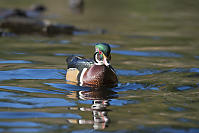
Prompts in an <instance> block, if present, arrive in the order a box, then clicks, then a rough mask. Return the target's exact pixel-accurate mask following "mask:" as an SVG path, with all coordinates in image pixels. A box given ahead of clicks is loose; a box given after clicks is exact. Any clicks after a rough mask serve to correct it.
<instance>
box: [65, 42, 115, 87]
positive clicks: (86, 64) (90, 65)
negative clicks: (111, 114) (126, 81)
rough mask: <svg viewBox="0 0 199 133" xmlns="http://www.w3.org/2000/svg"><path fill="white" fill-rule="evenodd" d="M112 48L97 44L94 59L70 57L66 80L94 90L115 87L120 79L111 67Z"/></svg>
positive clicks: (107, 45) (104, 44)
mask: <svg viewBox="0 0 199 133" xmlns="http://www.w3.org/2000/svg"><path fill="white" fill-rule="evenodd" d="M110 52H111V48H110V46H109V44H106V43H97V44H96V45H95V53H94V58H93V59H86V58H84V57H81V56H69V57H68V58H67V59H66V62H67V64H68V67H67V73H66V80H67V81H69V82H73V83H77V84H79V85H80V86H88V87H94V88H104V87H115V86H117V83H118V79H117V76H116V73H115V70H114V69H113V68H112V66H111V65H110V60H111V54H110Z"/></svg>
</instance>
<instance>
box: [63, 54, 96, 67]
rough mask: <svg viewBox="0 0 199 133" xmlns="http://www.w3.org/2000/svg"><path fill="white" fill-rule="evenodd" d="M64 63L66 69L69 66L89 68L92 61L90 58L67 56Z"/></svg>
mask: <svg viewBox="0 0 199 133" xmlns="http://www.w3.org/2000/svg"><path fill="white" fill-rule="evenodd" d="M66 63H67V64H68V67H67V69H69V68H77V69H78V70H82V69H84V68H90V67H91V66H92V65H93V64H94V61H93V60H92V59H86V58H84V57H82V56H74V55H72V56H69V57H67V59H66Z"/></svg>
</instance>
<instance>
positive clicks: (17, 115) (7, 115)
mask: <svg viewBox="0 0 199 133" xmlns="http://www.w3.org/2000/svg"><path fill="white" fill-rule="evenodd" d="M24 118H76V119H81V116H80V115H77V114H71V113H46V112H0V119H24Z"/></svg>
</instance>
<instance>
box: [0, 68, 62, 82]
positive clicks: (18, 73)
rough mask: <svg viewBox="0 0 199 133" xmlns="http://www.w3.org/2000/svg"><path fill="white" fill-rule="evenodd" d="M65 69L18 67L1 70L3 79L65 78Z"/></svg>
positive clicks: (0, 77) (0, 73) (1, 78)
mask: <svg viewBox="0 0 199 133" xmlns="http://www.w3.org/2000/svg"><path fill="white" fill-rule="evenodd" d="M63 73H65V70H59V69H16V70H7V71H0V81H1V80H12V79H63V78H64V75H63Z"/></svg>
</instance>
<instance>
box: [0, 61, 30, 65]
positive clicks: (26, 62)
mask: <svg viewBox="0 0 199 133" xmlns="http://www.w3.org/2000/svg"><path fill="white" fill-rule="evenodd" d="M30 63H32V62H31V61H25V60H0V64H30Z"/></svg>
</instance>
